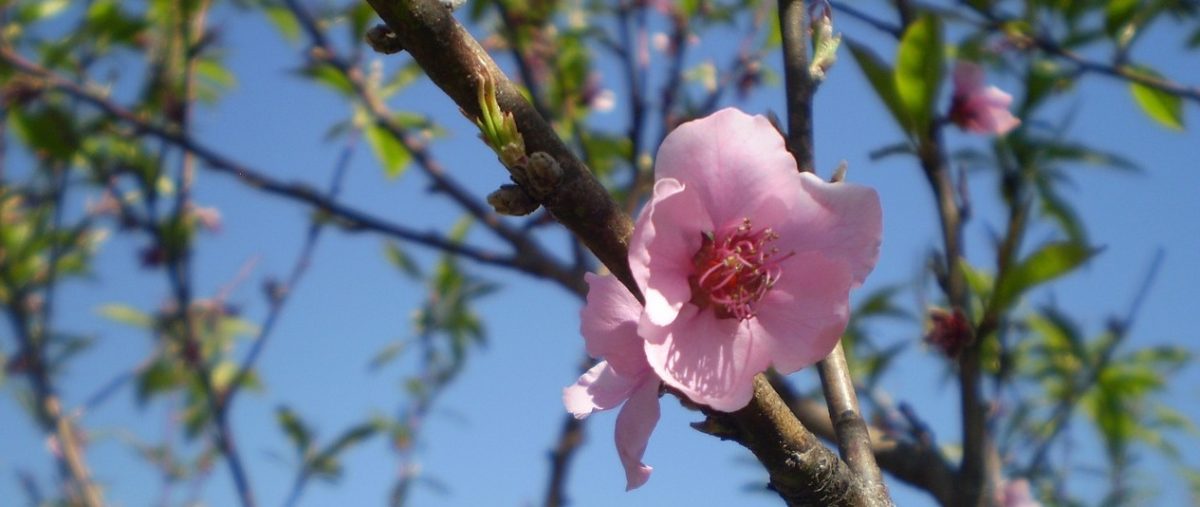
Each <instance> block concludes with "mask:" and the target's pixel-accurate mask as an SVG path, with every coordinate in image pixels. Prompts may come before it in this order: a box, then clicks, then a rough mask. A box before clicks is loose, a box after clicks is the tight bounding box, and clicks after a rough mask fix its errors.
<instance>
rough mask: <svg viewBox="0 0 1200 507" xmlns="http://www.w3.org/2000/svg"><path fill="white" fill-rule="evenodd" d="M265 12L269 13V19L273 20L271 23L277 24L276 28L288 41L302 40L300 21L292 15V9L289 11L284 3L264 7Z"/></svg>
mask: <svg viewBox="0 0 1200 507" xmlns="http://www.w3.org/2000/svg"><path fill="white" fill-rule="evenodd" d="M263 12H264V13H265V14H266V15H267V19H269V20H270V21H271V24H273V25H275V28H276V29H277V30H279V33H280V34H282V35H283V38H284V39H287V41H288V42H296V41H298V40H300V23H298V22H296V17H295V16H293V15H292V11H289V10H288V9H287V8H286V7H283V6H282V5H273V6H270V7H267V8H265V9H263Z"/></svg>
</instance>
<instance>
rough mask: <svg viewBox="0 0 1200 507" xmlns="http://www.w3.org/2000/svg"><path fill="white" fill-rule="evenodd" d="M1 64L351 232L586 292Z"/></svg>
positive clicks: (538, 268)
mask: <svg viewBox="0 0 1200 507" xmlns="http://www.w3.org/2000/svg"><path fill="white" fill-rule="evenodd" d="M0 61H4V62H6V63H8V64H10V65H12V66H13V67H14V68H15V69H16V70H19V71H21V72H24V73H26V74H30V75H32V76H36V77H38V78H40V79H42V80H43V82H44V86H46V87H47V88H49V89H53V90H56V91H60V92H62V93H66V94H68V95H71V96H73V97H77V98H79V99H81V100H82V101H84V102H86V103H88V104H91V105H92V106H94V107H96V108H98V109H100V110H101V111H103V112H104V113H105V114H108V115H109V116H112V117H113V118H115V119H117V120H119V121H121V122H123V123H126V124H128V125H129V126H131V127H133V128H134V129H136V130H137V131H138V133H140V134H148V135H151V136H154V137H156V138H160V139H162V140H164V141H167V142H169V143H171V144H173V145H175V146H178V147H180V148H182V149H184V150H185V151H187V152H189V153H193V154H195V155H196V156H198V157H199V158H200V159H201V160H203V161H204V162H205V163H206V164H207V166H206V167H207V168H208V169H211V170H214V171H217V172H220V173H224V174H228V175H231V176H234V177H236V178H237V179H239V180H241V181H242V183H245V184H247V185H249V186H250V187H252V188H255V189H257V190H259V191H262V192H265V193H268V194H272V195H276V196H280V197H284V198H287V199H290V200H293V201H299V202H302V203H305V204H308V205H310V206H312V207H313V208H315V209H317V210H319V211H321V212H322V213H324V214H326V216H327V217H328V218H329V219H332V220H334V221H336V222H337V223H338V224H339V225H340V226H342V227H343V228H345V229H346V230H349V231H351V232H357V231H373V232H378V233H382V234H384V235H387V236H390V237H394V238H396V239H400V240H404V241H407V242H411V243H416V244H419V245H422V246H425V247H429V248H434V249H437V250H441V251H444V252H448V253H452V254H455V255H461V256H463V257H466V258H468V259H471V260H473V261H475V262H479V263H481V264H486V265H491V266H499V267H504V268H509V269H515V270H517V271H521V272H523V273H526V274H529V275H532V276H534V277H537V278H543V279H549V280H553V281H555V282H558V283H559V284H560V285H563V286H564V287H567V288H569V290H571V291H576V290H586V286H585V285H584V283H583V280H582V279H581V278H580V277H578V276H577V275H576V274H575V273H574V272H572V271H571V270H569V269H566V268H563V267H561V266H558V265H557V263H549V262H543V259H539V258H537V257H536V256H528V255H521V254H520V253H518V254H517V255H511V256H502V255H498V254H496V253H494V252H489V251H485V250H480V249H477V248H474V247H471V246H469V245H463V244H461V243H457V242H454V241H450V240H448V239H446V238H444V237H442V236H441V235H439V234H437V233H434V232H418V231H416V230H413V229H409V228H406V227H403V226H401V225H398V224H394V223H391V222H388V221H386V220H384V219H381V218H378V217H375V216H373V215H369V214H367V213H364V212H362V211H359V210H357V209H354V208H351V207H349V206H347V205H345V204H343V203H340V202H337V201H333V200H330V199H328V198H326V197H324V196H322V195H321V194H320V193H319V192H318V191H317V190H316V189H314V188H312V187H310V186H308V185H306V184H303V183H284V182H282V181H279V180H276V179H274V178H272V177H270V176H267V175H266V174H265V173H263V172H260V171H258V170H256V169H253V168H251V167H249V166H246V165H243V164H241V163H239V162H236V161H234V160H232V159H228V158H225V157H224V156H222V155H221V154H219V153H217V151H216V150H214V149H212V148H209V147H208V146H206V145H204V144H201V143H200V142H199V141H196V140H195V139H192V138H191V137H189V136H185V135H182V134H179V133H176V132H174V131H172V130H169V129H167V128H165V127H162V126H159V125H156V124H153V123H150V122H148V121H146V120H144V119H142V118H141V117H139V116H138V115H136V114H134V113H133V112H131V111H129V110H127V109H125V108H123V107H121V106H119V105H117V104H115V103H113V102H112V101H110V100H108V99H107V98H106V97H104V96H103V95H102V94H100V93H99V92H95V91H91V90H88V89H86V88H84V87H83V86H81V85H78V84H76V83H73V82H71V81H67V80H65V79H63V78H61V77H59V76H57V75H55V74H53V73H51V72H50V71H48V70H46V69H45V68H42V67H40V66H38V65H36V64H33V63H32V62H29V61H28V60H25V59H24V58H23V57H21V56H20V55H18V54H16V53H14V52H13V51H12V50H11V49H10V48H3V47H0Z"/></svg>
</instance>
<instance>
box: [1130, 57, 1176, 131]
mask: <svg viewBox="0 0 1200 507" xmlns="http://www.w3.org/2000/svg"><path fill="white" fill-rule="evenodd" d="M1138 72H1139V73H1141V74H1145V75H1147V76H1151V77H1159V74H1158V73H1156V72H1154V71H1151V70H1148V69H1138ZM1129 91H1130V93H1133V100H1134V101H1135V102H1137V105H1138V106H1141V108H1142V112H1144V113H1146V116H1149V117H1150V118H1151V119H1153V120H1154V121H1156V122H1158V123H1160V124H1162V126H1164V127H1167V128H1169V129H1171V130H1183V99H1182V98H1180V97H1179V96H1178V95H1172V94H1170V93H1167V92H1164V91H1162V90H1158V89H1154V88H1151V87H1149V86H1146V85H1143V84H1139V83H1130V84H1129Z"/></svg>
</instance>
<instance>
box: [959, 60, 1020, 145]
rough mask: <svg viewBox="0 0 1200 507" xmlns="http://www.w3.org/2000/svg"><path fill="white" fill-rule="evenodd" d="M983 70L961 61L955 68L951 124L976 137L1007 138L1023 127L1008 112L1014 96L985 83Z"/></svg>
mask: <svg viewBox="0 0 1200 507" xmlns="http://www.w3.org/2000/svg"><path fill="white" fill-rule="evenodd" d="M983 78H984V76H983V69H982V68H981V67H979V65H976V64H974V63H971V62H968V61H962V60H959V61H958V63H956V64H955V65H954V97H953V99H952V100H951V103H950V121H952V122H954V124H956V125H958V126H959V127H960V128H962V129H963V130H966V131H968V132H974V133H976V134H996V135H1004V134H1006V133H1008V131H1010V130H1012V129H1014V128H1016V127H1017V125H1020V124H1021V120H1020V119H1018V118H1017V117H1015V116H1013V115H1012V113H1010V112H1009V111H1008V106H1009V104H1011V103H1012V96H1011V95H1009V94H1007V93H1004V92H1003V91H1001V90H1000V89H999V88H996V87H995V86H987V85H986V84H985V83H984V79H983Z"/></svg>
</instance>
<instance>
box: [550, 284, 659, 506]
mask: <svg viewBox="0 0 1200 507" xmlns="http://www.w3.org/2000/svg"><path fill="white" fill-rule="evenodd" d="M585 278H586V279H587V283H588V287H589V290H588V297H587V305H585V306H584V307H583V311H582V312H581V314H580V317H581V318H580V321H581V326H580V327H581V329H580V331H581V332H582V334H583V337H584V340H585V342H586V343H587V351H588V354H590V355H591V356H592V357H596V358H600V357H603V358H605V359H606V360H605V361H601V362H600V363H599V364H597V365H596V366H594V367H592V369H590V370H588V371H587V373H584V374H583V376H581V377H579V380H578V381H577V382H576V383H575V384H574V385H572V386H570V387H567V388H566V389H563V404H564V405H566V407H567V411H568V412H570V413H572V414H574V415H575V417H576V418H579V419H582V418H584V417H587V416H588V415H591V414H592V413H593V412H596V411H600V410H608V409H610V408H613V407H616V406H617V405H620V404H621V403H624V404H625V406H623V407H621V412H620V413H619V414H618V415H617V427H616V443H617V454H618V455H619V456H620V458H621V465H623V466H624V467H625V490H626V491H628V490H631V489H634V488H637V487H639V486H641V485H642V484H645V483H646V481H647V480H648V479H649V478H650V471H651V470H653V469H652V468H651V467H649V466H646V465H645V464H643V463H642V456H643V455H644V454H645V453H646V443H647V442H648V441H649V440H650V433H651V432H653V431H654V426H655V425H656V424H658V416H659V410H658V387H659V384H660V382H659V380H658V377H656V376H655V375H654V371H653V370H651V369H650V365H649V364H647V363H646V353H645V352H644V350H643V341H642V339H641V338H639V337H638V335H637V327H638V317H639V315H641V313H642V305H641V304H639V303H638V302H637V300H636V299H634V298H633V294H630V293H629V290H628V289H626V288H625V286H624V285H621V282H619V281H617V279H616V278H614V277H612V276H604V277H601V276H597V275H593V274H591V273H589V274H588V275H587V276H586V277H585Z"/></svg>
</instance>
